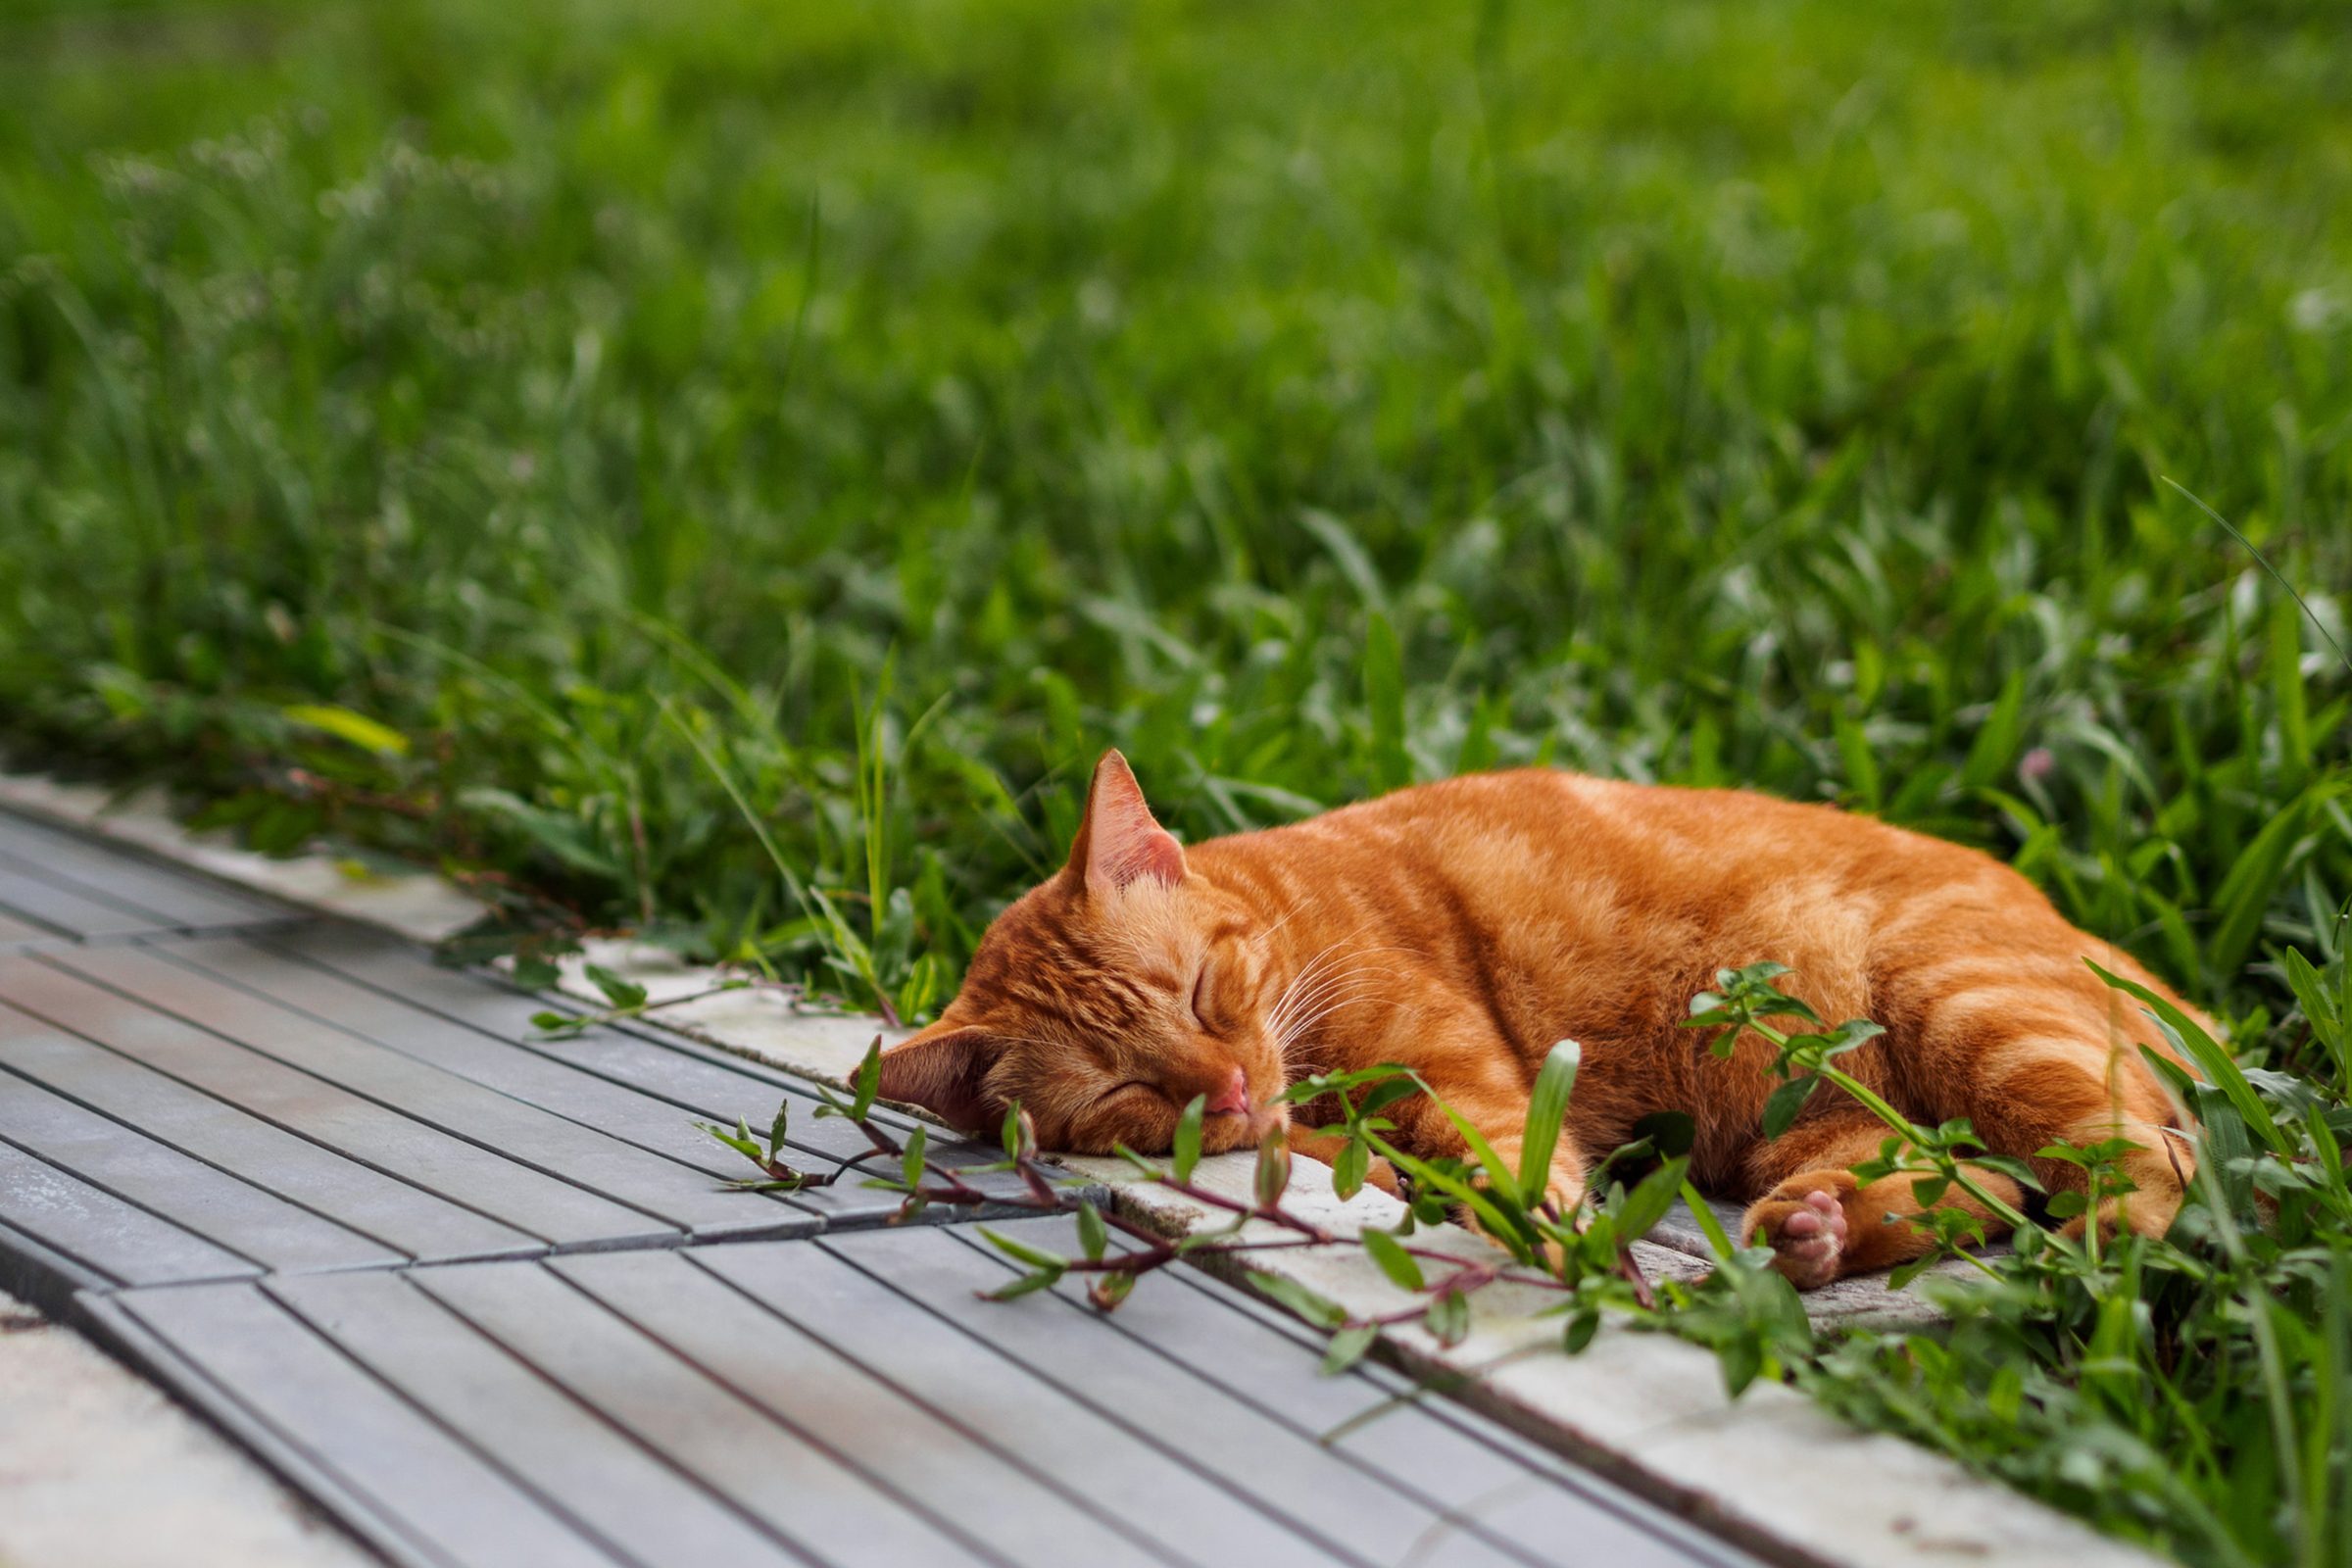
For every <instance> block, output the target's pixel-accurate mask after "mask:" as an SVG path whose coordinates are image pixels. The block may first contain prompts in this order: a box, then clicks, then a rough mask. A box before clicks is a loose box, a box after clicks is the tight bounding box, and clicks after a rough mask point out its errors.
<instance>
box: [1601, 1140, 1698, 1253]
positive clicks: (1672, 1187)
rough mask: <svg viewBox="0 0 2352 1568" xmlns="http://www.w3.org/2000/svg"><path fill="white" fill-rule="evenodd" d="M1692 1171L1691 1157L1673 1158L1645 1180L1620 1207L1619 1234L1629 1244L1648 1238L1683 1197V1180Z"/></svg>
mask: <svg viewBox="0 0 2352 1568" xmlns="http://www.w3.org/2000/svg"><path fill="white" fill-rule="evenodd" d="M1690 1169H1691V1161H1690V1160H1689V1159H1687V1158H1678V1159H1670V1160H1668V1161H1666V1163H1665V1164H1663V1165H1660V1166H1659V1167H1658V1168H1657V1169H1656V1170H1653V1171H1651V1172H1650V1173H1649V1174H1648V1175H1647V1176H1644V1177H1642V1181H1641V1184H1640V1185H1639V1186H1637V1187H1636V1188H1635V1189H1634V1190H1633V1191H1632V1192H1631V1193H1629V1194H1627V1195H1626V1198H1625V1201H1624V1202H1622V1203H1620V1204H1619V1205H1618V1208H1617V1227H1618V1234H1619V1235H1620V1236H1622V1237H1624V1239H1625V1240H1627V1241H1629V1242H1635V1241H1640V1240H1641V1239H1642V1237H1644V1236H1647V1235H1648V1234H1649V1232H1650V1229H1651V1227H1653V1226H1655V1225H1656V1224H1657V1223H1658V1221H1659V1220H1661V1219H1664V1218H1665V1217H1666V1211H1667V1210H1668V1209H1670V1208H1672V1207H1673V1206H1674V1201H1675V1200H1676V1199H1677V1198H1679V1197H1681V1196H1682V1191H1683V1178H1684V1177H1685V1176H1686V1175H1687V1174H1688V1173H1689V1171H1690Z"/></svg>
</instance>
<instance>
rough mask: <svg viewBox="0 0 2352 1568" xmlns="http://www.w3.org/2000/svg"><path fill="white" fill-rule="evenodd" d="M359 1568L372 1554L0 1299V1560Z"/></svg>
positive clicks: (191, 1422)
mask: <svg viewBox="0 0 2352 1568" xmlns="http://www.w3.org/2000/svg"><path fill="white" fill-rule="evenodd" d="M166 1560H169V1561H171V1562H172V1563H173V1564H174V1565H175V1568H365V1565H368V1564H373V1563H374V1562H375V1561H376V1559H375V1558H374V1557H373V1556H372V1555H371V1554H369V1553H368V1552H365V1551H363V1550H362V1549H361V1548H360V1547H358V1546H357V1545H355V1544H352V1542H351V1541H350V1540H349V1539H348V1538H347V1537H345V1536H344V1535H343V1534H342V1533H341V1532H340V1531H338V1530H336V1529H335V1528H334V1527H333V1526H332V1525H330V1524H328V1523H327V1522H326V1521H325V1520H324V1519H323V1518H322V1517H321V1516H320V1515H319V1514H318V1513H316V1512H314V1511H313V1510H312V1509H311V1508H310V1506H309V1505H308V1504H307V1503H305V1502H304V1501H303V1500H302V1499H301V1498H300V1497H298V1496H297V1495H294V1494H293V1493H291V1492H289V1491H287V1490H286V1489H285V1488H284V1487H282V1486H280V1485H279V1484H278V1483H277V1482H276V1481H275V1480H274V1479H273V1478H271V1477H270V1474H269V1473H268V1472H267V1471H265V1470H263V1469H262V1468H261V1467H260V1466H259V1465H257V1464H255V1463H254V1462H253V1461H252V1460H250V1459H248V1458H246V1457H245V1455H244V1454H243V1453H242V1452H241V1451H240V1450H238V1449H237V1448H235V1447H232V1446H230V1445H229V1444H228V1442H227V1441H226V1440H224V1439H222V1438H221V1437H220V1436H218V1435H217V1434H215V1433H214V1432H213V1431H212V1430H211V1429H210V1428H208V1427H205V1426H203V1425H201V1424H200V1423H198V1422H197V1421H196V1420H195V1419H194V1418H193V1417H191V1416H189V1415H188V1414H186V1413H185V1412H184V1411H182V1410H181V1409H180V1408H179V1407H178V1406H177V1405H175V1404H173V1403H172V1401H171V1400H169V1399H167V1398H166V1397H164V1396H163V1394H162V1393H161V1392H160V1391H158V1390H157V1389H155V1388H154V1387H152V1386H151V1385H149V1384H148V1383H146V1382H145V1381H143V1380H142V1379H139V1378H137V1377H134V1376H132V1375H131V1374H130V1373H128V1372H126V1371H124V1370H123V1368H122V1367H120V1366H118V1365H116V1364H115V1362H113V1361H112V1360H110V1359H108V1358H107V1357H106V1356H105V1355H104V1354H102V1353H101V1352H100V1351H99V1350H98V1349H97V1348H96V1347H94V1346H92V1345H91V1344H90V1343H89V1342H88V1341H86V1340H84V1339H82V1338H81V1337H80V1336H79V1335H77V1334H75V1333H74V1332H73V1331H72V1330H71V1329H68V1328H65V1327H64V1326H62V1325H60V1324H57V1323H53V1322H50V1321H49V1320H48V1319H46V1318H43V1317H42V1316H41V1315H40V1314H39V1313H37V1312H34V1311H33V1310H32V1309H31V1308H30V1307H27V1306H25V1304H24V1303H22V1302H20V1301H18V1300H16V1299H14V1298H12V1297H6V1296H0V1564H5V1565H6V1568H151V1565H153V1564H155V1563H157V1562H161V1561H166Z"/></svg>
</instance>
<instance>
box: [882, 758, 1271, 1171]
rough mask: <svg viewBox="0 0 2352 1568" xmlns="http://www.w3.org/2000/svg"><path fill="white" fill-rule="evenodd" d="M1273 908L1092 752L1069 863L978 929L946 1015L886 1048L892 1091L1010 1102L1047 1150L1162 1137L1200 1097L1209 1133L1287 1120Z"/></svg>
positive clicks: (1092, 1149)
mask: <svg viewBox="0 0 2352 1568" xmlns="http://www.w3.org/2000/svg"><path fill="white" fill-rule="evenodd" d="M1263 934H1264V929H1263V922H1261V921H1260V920H1259V919H1258V917H1257V916H1256V915H1255V914H1254V913H1253V912H1252V911H1251V910H1250V907H1248V905H1247V904H1245V903H1244V902H1243V901H1242V900H1240V899H1237V898H1235V897H1233V896H1232V895H1230V894H1227V893H1224V892H1221V891H1220V890H1218V889H1216V888H1213V887H1211V886H1209V885H1208V884H1207V882H1205V881H1204V880H1202V878H1201V877H1200V876H1199V875H1198V874H1195V873H1193V872H1191V871H1189V870H1188V869H1187V867H1186V864H1185V855H1184V849H1183V847H1182V846H1181V845H1179V844H1178V843H1177V842H1176V840H1175V838H1174V837H1173V836H1171V835H1170V834H1169V833H1168V832H1167V831H1166V830H1165V829H1163V828H1162V827H1161V826H1160V825H1159V823H1158V822H1157V821H1155V820H1154V819H1153V818H1152V810H1151V808H1150V807H1148V806H1146V805H1145V804H1144V792H1143V790H1142V789H1141V787H1139V786H1138V785H1137V783H1136V781H1135V774H1134V773H1133V772H1132V771H1130V770H1129V768H1128V766H1127V760H1126V759H1125V758H1123V757H1121V756H1120V755H1119V754H1118V753H1117V752H1105V753H1104V754H1103V760H1101V761H1100V762H1098V763H1097V764H1096V765H1095V777H1094V783H1093V785H1092V786H1091V787H1090V788H1089V790H1088V792H1087V803H1086V816H1085V819H1084V820H1083V821H1082V822H1080V824H1079V826H1078V837H1077V839H1076V840H1075V841H1074V842H1073V843H1072V845H1071V847H1070V859H1069V863H1068V864H1067V865H1065V866H1064V867H1062V869H1061V870H1060V871H1058V872H1056V873H1055V874H1054V876H1053V877H1051V878H1049V879H1048V880H1047V881H1045V882H1044V883H1042V884H1040V885H1039V886H1037V887H1034V888H1032V889H1030V890H1029V891H1028V892H1027V893H1025V894H1023V895H1022V896H1021V897H1020V899H1018V900H1017V901H1016V902H1014V903H1013V904H1012V906H1011V907H1008V908H1006V909H1005V912H1004V913H1003V914H1001V915H999V916H997V919H996V921H995V923H994V924H992V925H990V926H989V928H988V932H987V934H986V935H985V936H983V937H982V938H981V939H980V948H979V951H978V952H976V953H975V954H973V955H972V962H971V967H970V969H969V970H968V971H967V972H966V973H965V975H964V980H963V989H962V990H961V991H959V992H958V993H957V994H956V1000H955V1001H954V1002H952V1003H950V1004H949V1005H948V1006H947V1009H946V1010H945V1011H944V1012H942V1013H941V1014H940V1017H939V1021H938V1022H936V1023H934V1024H932V1025H930V1026H929V1027H928V1028H926V1029H923V1030H922V1031H920V1032H919V1033H917V1034H916V1035H914V1036H913V1037H912V1038H911V1039H909V1040H907V1041H905V1042H904V1043H902V1044H900V1045H898V1046H896V1047H893V1048H892V1049H891V1050H889V1051H887V1052H885V1053H884V1054H883V1056H882V1086H881V1087H882V1093H883V1094H884V1095H885V1096H886V1097H888V1098H890V1099H892V1100H904V1101H911V1102H913V1103H917V1104H921V1105H927V1106H929V1107H930V1108H931V1109H932V1110H934V1111H937V1112H938V1113H939V1114H940V1115H941V1116H943V1117H945V1118H946V1119H947V1120H949V1121H950V1122H953V1123H954V1124H956V1126H958V1127H962V1128H965V1129H967V1130H969V1131H974V1132H993V1131H995V1130H996V1128H997V1127H998V1126H999V1124H1000V1123H1001V1122H1002V1121H1003V1119H1004V1116H1005V1107H1006V1106H1007V1105H1008V1104H1009V1103H1012V1102H1014V1101H1018V1102H1019V1103H1020V1104H1021V1106H1022V1107H1023V1108H1024V1109H1026V1110H1027V1111H1028V1112H1029V1114H1030V1115H1031V1116H1032V1117H1033V1118H1035V1120H1036V1123H1037V1133H1038V1141H1039V1143H1040V1144H1042V1145H1043V1146H1044V1147H1045V1148H1047V1149H1055V1150H1064V1151H1069V1152H1078V1153H1108V1152H1111V1150H1112V1149H1113V1147H1114V1146H1116V1145H1119V1144H1125V1145H1126V1146H1127V1147H1128V1148H1130V1149H1134V1150H1137V1151H1139V1152H1145V1153H1164V1152H1167V1150H1168V1148H1169V1145H1170V1142H1171V1141H1172V1139H1173V1138H1174V1136H1175V1130H1176V1122H1177V1118H1178V1116H1179V1115H1180V1114H1181V1112H1182V1111H1183V1109H1184V1106H1185V1104H1186V1103H1188V1102H1189V1101H1191V1100H1192V1098H1193V1097H1194V1096H1195V1095H1201V1096H1205V1097H1206V1099H1207V1110H1208V1114H1206V1115H1205V1116H1204V1118H1203V1121H1202V1137H1201V1146H1202V1148H1203V1149H1205V1150H1207V1151H1209V1152H1216V1151H1219V1150H1225V1149H1235V1148H1240V1147H1243V1146H1244V1145H1250V1144H1254V1143H1256V1142H1257V1141H1258V1139H1259V1138H1261V1137H1262V1136H1263V1135H1264V1134H1265V1132H1266V1131H1267V1130H1268V1129H1269V1128H1270V1127H1273V1126H1276V1125H1279V1124H1282V1123H1284V1122H1285V1121H1287V1119H1288V1118H1287V1113H1286V1112H1285V1111H1284V1109H1283V1108H1282V1107H1280V1106H1274V1105H1271V1104H1269V1102H1270V1101H1271V1099H1272V1097H1274V1096H1275V1095H1278V1094H1280V1093H1281V1092H1282V1089H1283V1084H1284V1080H1283V1070H1282V1055H1281V1052H1280V1050H1279V1049H1278V1048H1277V1046H1276V1044H1275V1041H1274V1038H1273V1036H1272V1034H1271V1032H1270V1031H1269V1029H1268V1026H1267V1014H1268V1010H1269V1008H1270V1007H1271V1006H1272V1005H1273V1003H1274V1001H1275V998H1274V995H1273V979H1274V977H1273V975H1272V974H1271V973H1270V972H1269V968H1268V963H1267V957H1266V951H1265V944H1264V942H1263V941H1262V940H1261V938H1262V936H1263Z"/></svg>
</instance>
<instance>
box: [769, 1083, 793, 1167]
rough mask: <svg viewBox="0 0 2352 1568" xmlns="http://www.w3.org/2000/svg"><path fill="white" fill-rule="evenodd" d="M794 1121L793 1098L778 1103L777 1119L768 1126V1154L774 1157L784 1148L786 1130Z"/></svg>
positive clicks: (788, 1096)
mask: <svg viewBox="0 0 2352 1568" xmlns="http://www.w3.org/2000/svg"><path fill="white" fill-rule="evenodd" d="M791 1121H792V1097H791V1096H790V1095H787V1096H785V1097H784V1098H783V1099H782V1100H779V1101H777V1102H776V1118H775V1120H773V1121H771V1122H769V1123H768V1124H767V1152H768V1153H769V1154H770V1155H773V1154H774V1153H775V1152H777V1151H778V1150H780V1149H782V1148H783V1147H784V1134H785V1129H786V1128H787V1126H788V1125H789V1124H790V1123H791Z"/></svg>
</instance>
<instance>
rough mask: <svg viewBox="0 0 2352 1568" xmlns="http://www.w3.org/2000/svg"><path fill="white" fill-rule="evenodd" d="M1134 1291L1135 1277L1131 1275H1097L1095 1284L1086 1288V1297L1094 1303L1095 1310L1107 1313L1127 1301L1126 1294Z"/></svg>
mask: <svg viewBox="0 0 2352 1568" xmlns="http://www.w3.org/2000/svg"><path fill="white" fill-rule="evenodd" d="M1134 1289H1135V1276H1134V1275H1132V1274H1125V1273H1121V1274H1099V1275H1097V1276H1096V1277H1095V1283H1094V1284H1092V1285H1090V1286H1088V1287H1087V1288H1086V1297H1087V1299H1088V1300H1090V1301H1092V1302H1094V1303H1095V1307H1096V1310H1098V1311H1103V1312H1108V1311H1112V1310H1115V1309H1116V1308H1117V1306H1118V1304H1119V1303H1120V1302H1121V1301H1124V1300H1125V1299H1127V1293H1128V1292H1130V1291H1132V1290H1134Z"/></svg>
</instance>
